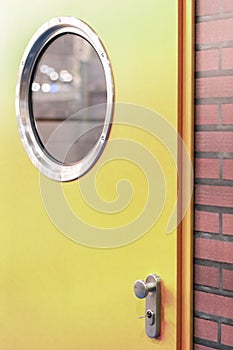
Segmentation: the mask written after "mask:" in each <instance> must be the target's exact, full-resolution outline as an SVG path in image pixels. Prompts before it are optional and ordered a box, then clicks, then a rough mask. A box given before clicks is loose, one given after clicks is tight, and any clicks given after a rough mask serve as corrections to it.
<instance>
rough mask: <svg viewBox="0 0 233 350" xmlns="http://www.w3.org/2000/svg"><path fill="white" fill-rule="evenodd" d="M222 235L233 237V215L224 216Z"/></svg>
mask: <svg viewBox="0 0 233 350" xmlns="http://www.w3.org/2000/svg"><path fill="white" fill-rule="evenodd" d="M222 233H223V234H224V235H233V215H231V214H223V215H222Z"/></svg>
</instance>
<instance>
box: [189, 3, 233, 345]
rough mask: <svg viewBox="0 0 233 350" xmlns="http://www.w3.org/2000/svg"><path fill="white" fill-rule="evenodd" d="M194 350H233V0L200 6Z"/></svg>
mask: <svg viewBox="0 0 233 350" xmlns="http://www.w3.org/2000/svg"><path fill="white" fill-rule="evenodd" d="M195 124H196V125H195V128H196V137H195V151H196V153H195V155H196V158H195V161H196V164H195V178H196V180H195V181H196V184H195V186H196V189H195V270H194V275H195V287H194V289H195V291H194V293H195V297H194V308H195V320H194V321H195V323H194V325H195V326H194V337H195V338H194V342H195V345H194V349H195V350H210V349H222V350H230V349H231V350H232V349H233V0H196V111H195Z"/></svg>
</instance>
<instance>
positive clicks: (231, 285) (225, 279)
mask: <svg viewBox="0 0 233 350" xmlns="http://www.w3.org/2000/svg"><path fill="white" fill-rule="evenodd" d="M222 288H223V289H226V290H231V291H233V271H231V270H223V271H222Z"/></svg>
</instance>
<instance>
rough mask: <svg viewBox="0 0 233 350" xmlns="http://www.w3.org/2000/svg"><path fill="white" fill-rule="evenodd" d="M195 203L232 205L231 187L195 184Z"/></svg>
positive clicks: (232, 188) (232, 191)
mask: <svg viewBox="0 0 233 350" xmlns="http://www.w3.org/2000/svg"><path fill="white" fill-rule="evenodd" d="M195 201H196V204H201V205H211V206H218V207H233V187H228V186H208V185H197V186H196V195H195Z"/></svg>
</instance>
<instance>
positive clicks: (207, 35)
mask: <svg viewBox="0 0 233 350" xmlns="http://www.w3.org/2000/svg"><path fill="white" fill-rule="evenodd" d="M232 39H233V18H229V19H223V20H217V21H208V22H200V23H197V24H196V43H197V44H207V43H216V42H221V41H229V40H232Z"/></svg>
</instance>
